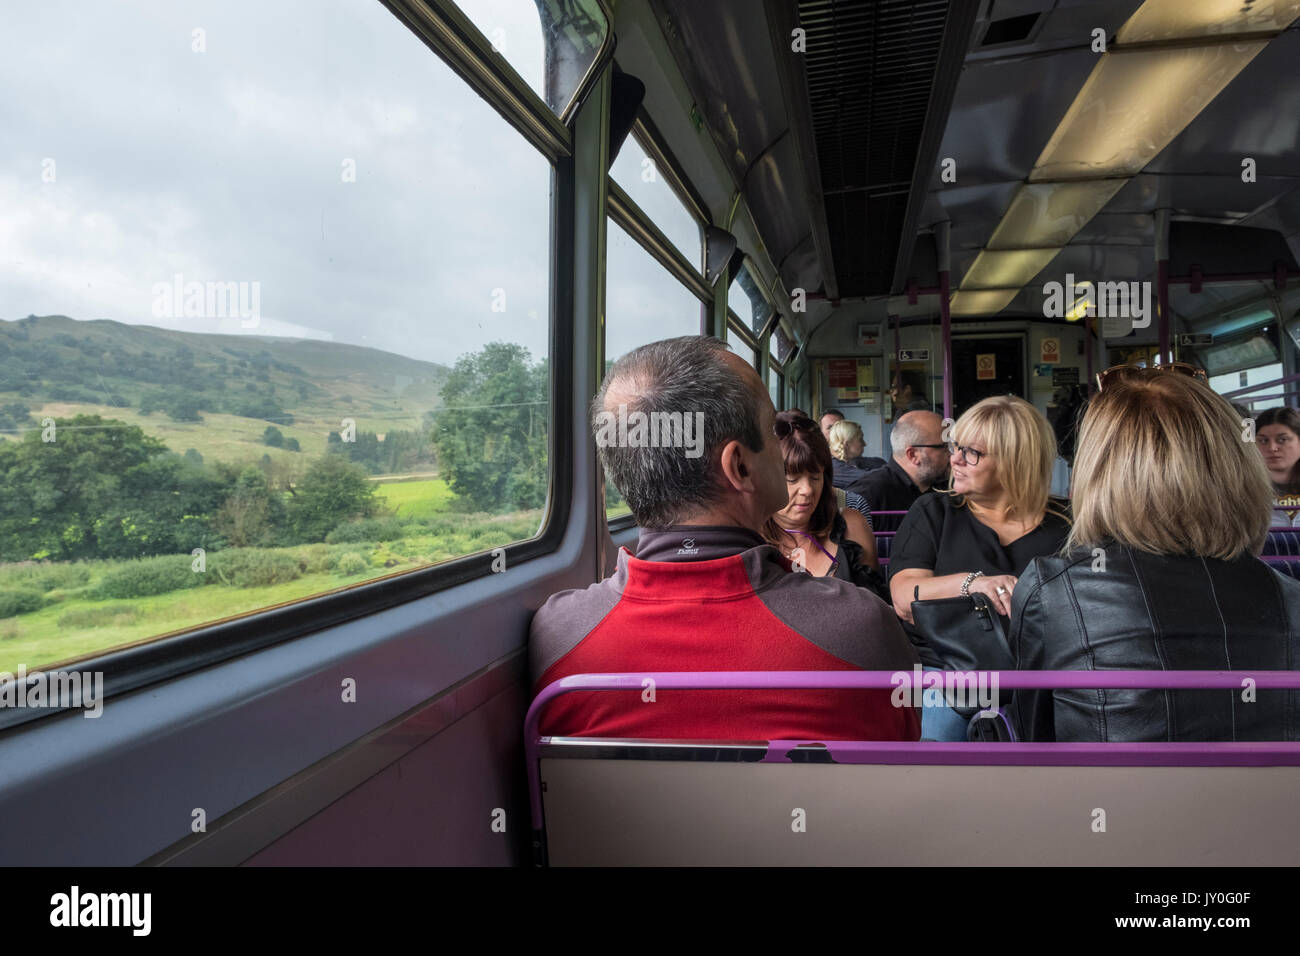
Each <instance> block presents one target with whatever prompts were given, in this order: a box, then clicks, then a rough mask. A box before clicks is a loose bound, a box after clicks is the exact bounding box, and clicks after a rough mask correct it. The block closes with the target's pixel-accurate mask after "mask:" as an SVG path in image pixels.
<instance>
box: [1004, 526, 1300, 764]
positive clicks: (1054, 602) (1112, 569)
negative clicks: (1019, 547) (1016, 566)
mask: <svg viewBox="0 0 1300 956" xmlns="http://www.w3.org/2000/svg"><path fill="white" fill-rule="evenodd" d="M1103 558H1104V563H1103ZM1297 633H1300V581H1296V580H1294V579H1292V578H1290V577H1285V576H1283V575H1280V574H1278V573H1277V572H1276V571H1274V570H1273V569H1272V568H1270V567H1269V566H1268V565H1267V564H1265V563H1264V562H1262V561H1260V560H1259V559H1258V558H1254V557H1250V556H1246V557H1242V558H1239V559H1237V560H1235V561H1217V560H1213V559H1209V558H1205V559H1202V558H1198V557H1160V556H1157V555H1152V554H1146V553H1143V552H1139V551H1131V550H1129V549H1127V548H1123V547H1120V546H1118V545H1112V546H1110V547H1108V548H1106V549H1104V551H1099V552H1096V553H1095V554H1094V552H1091V551H1080V552H1077V553H1076V554H1074V555H1071V556H1069V557H1065V558H1059V557H1055V558H1035V559H1034V560H1033V561H1032V562H1031V563H1030V565H1029V567H1028V568H1026V569H1025V573H1024V575H1023V576H1022V577H1021V578H1020V580H1019V581H1018V582H1017V584H1016V588H1015V595H1014V598H1013V603H1012V609H1011V630H1010V633H1009V635H1008V639H1009V643H1010V650H1011V655H1012V657H1013V658H1014V660H1015V665H1014V666H1015V667H1016V668H1017V669H1020V670H1038V669H1042V670H1130V669H1131V670H1160V669H1163V670H1243V671H1250V670H1294V669H1296V668H1297V667H1300V645H1298V642H1297ZM1254 693H1255V700H1254V701H1253V702H1249V701H1246V700H1243V695H1244V694H1245V692H1244V691H1243V690H1183V691H1162V690H1055V691H1051V690H1048V691H1019V692H1017V693H1016V694H1015V696H1014V697H1013V699H1012V703H1011V714H1012V718H1013V720H1014V721H1015V723H1016V725H1017V730H1018V735H1019V737H1020V739H1021V740H1063V741H1162V740H1187V741H1204V740H1296V739H1297V737H1298V736H1300V693H1298V692H1296V691H1281V690H1256V691H1255V692H1254Z"/></svg>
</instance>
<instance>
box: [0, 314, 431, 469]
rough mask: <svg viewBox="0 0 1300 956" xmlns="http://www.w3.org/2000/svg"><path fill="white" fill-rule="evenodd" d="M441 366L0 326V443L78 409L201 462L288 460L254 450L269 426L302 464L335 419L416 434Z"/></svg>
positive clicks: (278, 345)
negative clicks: (293, 447)
mask: <svg viewBox="0 0 1300 956" xmlns="http://www.w3.org/2000/svg"><path fill="white" fill-rule="evenodd" d="M449 371H450V370H449V369H448V368H447V367H446V366H443V365H438V364H435V363H433V362H423V361H419V360H417V359H412V358H408V357H406V356H402V355H396V354H393V353H391V352H383V351H380V350H378V349H372V348H364V347H361V346H355V345H345V344H341V343H336V342H322V341H313V340H300V339H283V338H271V337H263V336H241V335H212V334H206V333H193V332H179V331H175V330H172V329H160V328H154V327H151V326H142V325H124V324H122V323H120V322H110V321H107V320H95V321H76V320H74V319H70V318H68V317H66V316H61V315H52V316H29V317H28V318H25V319H20V320H17V321H5V320H0V438H13V437H14V435H15V434H16V433H19V432H21V431H22V430H25V429H30V428H33V427H38V424H39V422H40V420H41V419H42V418H44V417H54V418H60V417H69V416H72V415H75V414H78V413H87V414H98V415H102V416H104V417H106V418H116V419H121V420H123V421H126V422H129V423H131V424H137V425H139V426H140V427H142V428H143V429H145V431H146V432H148V433H149V434H152V435H155V436H157V437H158V438H161V439H162V440H163V441H165V442H166V443H167V445H168V446H169V447H171V448H172V449H173V450H175V451H177V452H184V451H186V450H187V449H190V448H193V449H195V450H196V451H198V452H199V453H200V454H201V455H203V456H204V458H205V459H208V458H214V459H216V460H220V461H255V460H259V459H260V458H261V457H262V456H263V455H264V454H269V455H271V457H272V459H273V460H284V461H294V460H296V459H298V453H295V452H293V451H289V450H285V449H284V448H274V447H268V446H267V445H266V444H264V442H263V438H264V433H265V431H266V429H267V427H268V426H274V427H275V428H276V429H278V430H279V431H280V433H281V435H282V436H283V438H284V440H285V441H286V442H289V440H290V439H294V440H296V441H297V442H298V445H299V447H300V449H301V453H305V454H306V455H308V456H313V457H314V456H315V455H319V454H320V453H322V452H323V451H324V450H325V446H326V443H327V440H328V436H329V433H330V432H331V431H334V432H338V431H341V430H342V428H343V421H344V420H345V419H351V420H353V421H354V422H355V427H356V430H357V433H358V435H361V434H362V433H366V432H374V433H377V434H379V435H381V436H382V435H385V434H387V433H389V432H391V431H407V430H409V431H418V430H421V429H422V428H423V420H424V417H425V415H426V414H427V413H428V412H430V411H432V410H433V409H435V408H437V406H438V402H439V394H440V392H441V389H442V384H443V382H444V381H445V380H446V377H447V375H448V373H449ZM290 444H291V443H290ZM372 470H375V469H372ZM379 470H387V469H383V468H380V469H379ZM425 470H428V469H427V468H426V469H425Z"/></svg>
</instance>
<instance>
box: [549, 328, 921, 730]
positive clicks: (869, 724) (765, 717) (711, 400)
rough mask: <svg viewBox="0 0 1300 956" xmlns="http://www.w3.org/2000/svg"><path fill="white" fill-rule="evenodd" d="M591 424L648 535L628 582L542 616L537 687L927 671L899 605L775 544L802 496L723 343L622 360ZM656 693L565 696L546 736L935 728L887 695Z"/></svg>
mask: <svg viewBox="0 0 1300 956" xmlns="http://www.w3.org/2000/svg"><path fill="white" fill-rule="evenodd" d="M654 422H659V425H658V426H657V427H656V426H655V425H654V424H653V423H654ZM678 422H681V423H682V427H681V428H680V430H679V429H678V427H677V423H678ZM686 422H693V423H697V424H696V425H693V426H692V427H693V428H697V429H698V431H697V432H696V434H697V435H699V436H700V437H699V440H698V442H695V443H692V442H691V441H688V440H686V433H687V431H688V429H687V428H686V427H685V423H686ZM625 423H626V424H625ZM638 425H640V426H642V427H639V428H638V427H637V426H638ZM781 425H782V426H785V427H786V428H791V427H796V426H794V425H787V423H786V422H781ZM592 427H593V432H594V434H595V438H596V444H597V446H598V448H599V452H600V458H601V462H602V464H603V465H604V467H605V471H606V473H607V474H608V475H609V476H610V478H611V479H612V480H613V482H614V484H615V485H616V486H617V487H618V489H619V491H620V492H622V494H623V497H624V498H625V499H627V502H628V504H629V505H630V506H631V508H632V513H633V514H634V515H635V516H636V519H637V523H638V524H639V525H640V528H641V531H640V537H639V540H638V542H637V547H636V554H635V556H634V555H633V554H631V553H630V552H629V551H628V550H627V549H622V550H620V551H619V555H618V567H617V570H616V571H615V573H614V575H613V576H612V577H610V578H607V579H606V580H604V581H601V582H600V583H598V584H593V585H591V586H590V587H587V588H584V589H582V590H573V591H564V592H561V593H560V594H556V595H554V596H552V597H551V598H550V599H549V600H548V601H547V602H546V603H545V604H544V605H543V606H542V607H541V609H540V610H538V612H537V614H536V616H535V617H534V618H533V623H532V630H531V635H530V641H529V658H530V669H531V675H532V680H533V689H534V693H536V692H539V691H540V690H541V689H542V688H544V687H546V686H547V685H548V684H551V683H552V682H554V681H556V680H560V679H561V678H563V677H566V676H569V675H572V674H581V673H598V672H618V673H640V674H647V673H649V674H655V673H662V672H668V671H751V670H827V671H831V670H835V671H840V670H893V671H910V670H911V668H912V666H913V665H914V664H915V663H916V662H917V660H918V659H917V657H916V654H915V652H914V650H913V649H912V646H911V644H910V642H909V641H908V639H907V637H906V635H905V634H904V633H903V630H902V628H901V627H900V626H899V623H898V620H897V618H896V617H895V615H894V613H893V610H892V609H891V608H890V607H889V605H887V604H885V603H884V602H882V601H880V600H879V599H878V598H877V597H876V596H875V595H873V594H871V593H869V592H867V591H864V590H862V589H860V588H857V587H854V586H853V585H852V584H851V583H849V582H847V581H844V580H841V579H838V578H834V577H813V576H812V575H811V574H808V573H791V572H792V570H794V571H798V570H801V567H800V566H798V565H796V566H792V565H791V563H790V562H789V561H787V560H786V559H785V557H784V556H783V555H782V554H781V552H780V551H779V550H778V549H777V548H775V547H773V546H771V545H770V544H767V543H766V542H765V541H764V539H763V537H762V529H763V526H764V523H765V522H766V521H767V519H768V518H769V517H770V516H771V515H773V514H774V513H776V512H777V511H781V510H783V509H784V508H785V507H786V505H787V504H788V502H789V494H788V492H787V490H786V475H785V462H784V458H783V455H782V450H781V442H780V436H779V435H778V434H777V421H776V409H775V408H774V407H773V406H772V401H771V399H770V398H768V395H767V390H766V389H765V388H764V387H763V383H762V381H761V380H760V379H759V377H758V376H757V375H756V374H755V372H754V370H753V369H751V368H750V367H749V366H748V365H746V364H745V362H744V360H742V359H740V358H739V357H738V356H736V355H734V354H733V353H731V352H729V351H728V350H727V348H726V346H725V345H724V344H723V343H722V342H720V341H718V340H717V339H714V338H708V337H704V336H684V337H682V338H677V339H668V340H665V341H662V342H652V343H651V344H649V345H643V346H642V347H640V348H638V349H635V350H634V351H632V352H630V353H628V354H627V355H625V356H623V358H621V359H619V360H618V362H616V363H615V364H614V367H613V368H611V369H610V371H609V374H608V375H607V376H606V377H605V381H604V384H603V385H602V386H601V388H600V392H599V393H598V394H597V395H596V397H595V400H594V401H593V403H592ZM679 436H680V438H681V439H682V440H681V441H680V442H679V441H677V439H678V437H679ZM693 444H694V447H692V445H693ZM642 686H643V687H644V688H645V690H643V691H642V692H641V693H639V694H638V693H628V692H623V691H593V692H589V693H571V694H564V695H562V696H560V697H558V698H556V699H555V700H554V701H552V702H551V703H550V704H549V705H548V706H547V709H546V711H545V713H544V714H543V715H542V721H541V732H542V733H543V734H548V735H565V736H597V737H642V738H664V737H676V738H701V739H722V740H755V739H767V740H781V739H786V740H791V739H794V740H854V739H858V740H915V739H917V736H918V735H919V729H920V728H919V723H918V721H917V717H916V713H915V711H914V710H913V709H912V708H910V707H906V706H904V707H897V706H894V704H893V703H892V701H891V694H890V692H889V691H888V690H870V691H862V690H858V691H846V690H774V689H755V690H698V691H667V692H656V689H655V687H654V680H653V678H652V677H650V678H647V679H646V682H643V684H642Z"/></svg>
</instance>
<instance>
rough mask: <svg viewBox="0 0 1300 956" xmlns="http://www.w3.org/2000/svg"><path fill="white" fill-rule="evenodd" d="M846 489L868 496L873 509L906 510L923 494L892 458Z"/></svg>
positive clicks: (868, 504) (868, 502)
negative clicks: (883, 465) (882, 466)
mask: <svg viewBox="0 0 1300 956" xmlns="http://www.w3.org/2000/svg"><path fill="white" fill-rule="evenodd" d="M845 490H846V491H852V492H854V493H855V494H859V495H861V496H862V497H863V498H866V499H867V506H868V507H869V508H871V510H872V511H906V510H908V509H909V508H911V507H912V504H913V502H915V501H916V499H917V498H919V497H921V494H922V491H921V489H920V488H918V487H916V485H914V484H912V479H911V477H910V476H909V475H908V474H907V472H905V471H903V469H902V468H901V467H900V466H899V464H898V462H896V461H894V459H892V458H891V459H889V461H887V462H886V463H885V467H884V468H877V469H876V470H875V471H872V472H868V473H867V475H866V477H864V478H859V479H858V480H857V481H855V482H854V483H853V484H851V485H849V486H848V487H847V488H846V489H845ZM891 560H892V558H891Z"/></svg>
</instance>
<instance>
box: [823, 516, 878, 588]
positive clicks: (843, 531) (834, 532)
mask: <svg viewBox="0 0 1300 956" xmlns="http://www.w3.org/2000/svg"><path fill="white" fill-rule="evenodd" d="M848 535H849V526H848V523H847V522H846V521H845V520H844V516H843V515H842V514H836V515H835V523H834V524H833V525H832V526H831V533H830V539H831V541H833V542H835V545H836V547H837V552H836V555H835V556H836V557H837V558H839V562H838V563H837V564H836V565H835V570H834V571H833V572H832V573H831V577H835V578H840V579H842V580H844V581H848V582H849V583H851V584H856V585H857V586H858V587H860V588H866V589H867V590H868V591H870V592H871V593H872V594H874V595H875V596H876V597H878V598H880V599H881V600H882V601H884V602H885V603H886V604H889V603H891V602H890V600H889V586H888V584H886V582H885V579H884V577H882V576H881V575H880V573H879V572H877V571H875V570H874V569H873V568H872V567H871V566H870V565H869V564H867V563H865V562H864V561H863V560H862V546H861V545H860V544H858V543H857V542H856V541H854V540H853V539H852V538H850V537H849V536H848Z"/></svg>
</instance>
